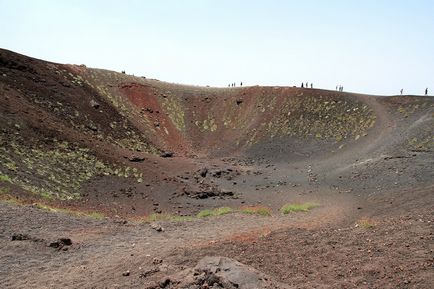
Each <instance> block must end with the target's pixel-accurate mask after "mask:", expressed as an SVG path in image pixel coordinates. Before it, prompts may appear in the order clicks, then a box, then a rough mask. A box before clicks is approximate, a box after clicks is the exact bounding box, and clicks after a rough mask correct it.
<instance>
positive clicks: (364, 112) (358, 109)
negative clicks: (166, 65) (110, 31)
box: [0, 50, 434, 289]
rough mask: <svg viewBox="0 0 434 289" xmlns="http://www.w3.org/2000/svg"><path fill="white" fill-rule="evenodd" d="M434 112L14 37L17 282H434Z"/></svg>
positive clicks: (406, 102)
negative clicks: (240, 82)
mask: <svg viewBox="0 0 434 289" xmlns="http://www.w3.org/2000/svg"><path fill="white" fill-rule="evenodd" d="M433 117H434V98H432V97H421V96H387V97H386V96H384V97H383V96H370V95H361V94H352V93H344V92H336V91H329V90H321V89H307V88H306V89H300V88H294V87H259V86H252V87H243V88H210V87H195V86H184V85H175V84H171V83H166V82H162V81H158V80H152V79H145V78H142V77H134V76H131V75H128V74H122V73H117V72H113V71H107V70H101V69H93V68H87V67H86V66H84V65H81V66H77V65H63V64H57V63H50V62H46V61H42V60H38V59H34V58H30V57H27V56H24V55H20V54H16V53H14V52H11V51H7V50H0V144H1V146H0V284H1V286H0V287H1V288H28V287H33V288H249V289H250V288H432V285H433V284H434V254H433V252H434V242H433V236H434V235H433V233H434V232H433V222H434V218H433V216H434V197H433V196H434V183H433V180H434V169H433V166H434V158H433V149H434V141H433V137H434V130H433V128H434V120H433ZM306 202H309V203H314V204H316V206H315V207H314V208H312V209H310V210H307V211H305V212H291V213H289V214H283V213H282V212H281V208H282V206H283V205H285V204H304V203H306ZM246 209H248V210H246ZM261 213H262V214H261ZM209 215H214V216H209ZM210 256H214V257H215V258H211V257H210ZM222 257H228V258H230V259H227V258H222ZM239 262H241V263H239Z"/></svg>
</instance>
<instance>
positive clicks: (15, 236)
mask: <svg viewBox="0 0 434 289" xmlns="http://www.w3.org/2000/svg"><path fill="white" fill-rule="evenodd" d="M30 239H31V237H30V236H29V235H27V234H13V235H12V241H24V240H30Z"/></svg>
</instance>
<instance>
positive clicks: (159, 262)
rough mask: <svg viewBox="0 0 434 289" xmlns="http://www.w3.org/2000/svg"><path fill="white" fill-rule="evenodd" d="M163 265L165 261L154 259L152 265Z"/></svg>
mask: <svg viewBox="0 0 434 289" xmlns="http://www.w3.org/2000/svg"><path fill="white" fill-rule="evenodd" d="M161 263H163V260H162V259H160V258H154V259H152V264H154V265H159V264H161Z"/></svg>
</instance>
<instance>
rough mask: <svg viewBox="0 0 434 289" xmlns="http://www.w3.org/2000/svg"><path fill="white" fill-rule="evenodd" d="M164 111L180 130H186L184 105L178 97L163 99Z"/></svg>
mask: <svg viewBox="0 0 434 289" xmlns="http://www.w3.org/2000/svg"><path fill="white" fill-rule="evenodd" d="M162 106H163V108H164V111H165V112H166V113H167V114H168V116H169V118H170V120H171V121H172V123H173V125H174V126H175V127H176V128H177V129H178V130H180V131H185V120H184V118H185V113H184V107H183V106H182V104H181V103H180V102H179V100H178V99H177V98H176V97H172V96H170V97H166V98H163V100H162Z"/></svg>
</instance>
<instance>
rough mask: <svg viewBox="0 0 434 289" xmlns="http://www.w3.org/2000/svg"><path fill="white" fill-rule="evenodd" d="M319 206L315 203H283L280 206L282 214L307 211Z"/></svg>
mask: <svg viewBox="0 0 434 289" xmlns="http://www.w3.org/2000/svg"><path fill="white" fill-rule="evenodd" d="M316 207H319V204H316V203H304V204H285V205H283V206H282V208H280V212H282V214H284V215H287V214H289V213H296V212H307V211H309V210H311V209H313V208H316Z"/></svg>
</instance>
